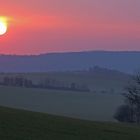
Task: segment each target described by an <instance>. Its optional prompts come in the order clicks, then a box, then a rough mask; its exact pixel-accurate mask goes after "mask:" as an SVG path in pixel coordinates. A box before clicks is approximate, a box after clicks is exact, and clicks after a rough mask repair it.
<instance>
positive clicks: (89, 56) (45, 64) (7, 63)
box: [0, 51, 140, 73]
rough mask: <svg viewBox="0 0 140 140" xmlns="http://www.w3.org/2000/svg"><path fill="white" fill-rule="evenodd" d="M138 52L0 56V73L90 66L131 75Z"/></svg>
mask: <svg viewBox="0 0 140 140" xmlns="http://www.w3.org/2000/svg"><path fill="white" fill-rule="evenodd" d="M139 60H140V52H110V51H90V52H70V53H50V54H41V55H31V56H26V55H24V56H18V55H0V72H46V71H71V70H85V69H88V68H89V67H92V66H96V65H98V66H100V67H105V68H109V69H115V70H118V71H121V72H126V73H132V72H133V71H134V70H138V69H139V68H140V61H139Z"/></svg>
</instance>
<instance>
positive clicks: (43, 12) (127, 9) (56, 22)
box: [0, 0, 140, 54]
mask: <svg viewBox="0 0 140 140" xmlns="http://www.w3.org/2000/svg"><path fill="white" fill-rule="evenodd" d="M0 16H6V17H8V19H9V20H8V25H9V27H8V32H7V33H6V34H5V35H4V36H0V53H5V54H40V53H48V52H63V51H84V50H117V51H118V50H140V0H70V1H68V0H30V1H29V0H20V1H19V0H1V4H0Z"/></svg>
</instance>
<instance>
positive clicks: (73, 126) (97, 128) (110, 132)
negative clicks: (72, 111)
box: [0, 107, 140, 140]
mask: <svg viewBox="0 0 140 140" xmlns="http://www.w3.org/2000/svg"><path fill="white" fill-rule="evenodd" d="M0 139H1V140H139V139H140V127H139V126H135V125H133V126H131V125H128V124H117V123H100V122H91V121H82V120H76V119H71V118H65V117H57V116H51V115H47V114H43V113H35V112H28V111H22V110H15V109H10V108H5V107H0Z"/></svg>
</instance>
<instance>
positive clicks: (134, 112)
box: [120, 73, 140, 124]
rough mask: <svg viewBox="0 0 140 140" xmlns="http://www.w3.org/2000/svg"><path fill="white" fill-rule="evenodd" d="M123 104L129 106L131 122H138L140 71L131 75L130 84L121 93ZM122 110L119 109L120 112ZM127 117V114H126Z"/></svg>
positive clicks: (139, 121)
mask: <svg viewBox="0 0 140 140" xmlns="http://www.w3.org/2000/svg"><path fill="white" fill-rule="evenodd" d="M123 96H124V97H125V104H126V105H127V106H129V108H130V111H131V112H130V113H129V115H130V116H129V118H130V120H131V122H134V123H138V124H139V123H140V73H137V74H136V75H134V76H133V77H132V81H131V84H130V85H128V86H127V87H126V88H125V91H124V93H123ZM121 112H122V111H120V113H121ZM126 117H128V116H126Z"/></svg>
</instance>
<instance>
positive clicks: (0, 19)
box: [0, 17, 7, 35]
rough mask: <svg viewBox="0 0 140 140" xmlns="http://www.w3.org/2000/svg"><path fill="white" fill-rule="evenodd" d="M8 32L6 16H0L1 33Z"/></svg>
mask: <svg viewBox="0 0 140 140" xmlns="http://www.w3.org/2000/svg"><path fill="white" fill-rule="evenodd" d="M6 32H7V21H6V18H3V17H0V35H4V34H5V33H6Z"/></svg>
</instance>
